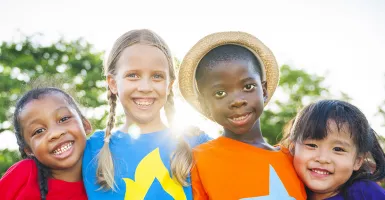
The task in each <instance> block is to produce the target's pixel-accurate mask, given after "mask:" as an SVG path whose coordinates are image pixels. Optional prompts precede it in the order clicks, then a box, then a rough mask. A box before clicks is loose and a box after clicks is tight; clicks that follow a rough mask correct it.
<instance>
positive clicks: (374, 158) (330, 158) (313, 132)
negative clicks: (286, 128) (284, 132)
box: [288, 100, 385, 200]
mask: <svg viewBox="0 0 385 200" xmlns="http://www.w3.org/2000/svg"><path fill="white" fill-rule="evenodd" d="M288 137H289V142H290V144H291V145H290V146H291V150H292V152H293V154H294V161H293V162H294V167H295V170H296V171H297V173H298V175H299V177H300V178H301V179H302V181H303V182H304V184H305V185H306V186H307V188H308V189H309V190H310V193H309V199H328V200H339V199H341V200H342V199H385V191H384V189H382V188H381V187H380V186H379V185H377V184H376V183H375V182H374V181H379V180H381V179H383V178H384V177H385V155H384V151H383V150H382V149H381V146H380V144H379V142H378V140H377V137H376V133H375V132H374V131H373V130H372V129H371V128H370V126H369V123H368V121H367V119H366V118H365V115H364V114H363V113H362V112H361V111H360V110H359V109H358V108H356V107H355V106H353V105H351V104H349V103H347V102H343V101H338V100H323V101H319V102H317V103H313V104H310V105H309V106H306V107H305V108H304V109H303V110H302V111H301V112H300V113H299V114H298V115H297V117H296V118H295V121H294V124H293V126H292V128H291V131H290V135H289V136H288ZM373 162H374V164H375V167H374V169H373V167H372V166H373Z"/></svg>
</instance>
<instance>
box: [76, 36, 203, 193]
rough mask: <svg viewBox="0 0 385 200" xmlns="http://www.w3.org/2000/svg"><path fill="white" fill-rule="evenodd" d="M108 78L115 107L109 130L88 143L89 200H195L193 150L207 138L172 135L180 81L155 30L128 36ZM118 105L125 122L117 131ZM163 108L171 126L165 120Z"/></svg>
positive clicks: (118, 45)
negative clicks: (175, 89) (175, 86)
mask: <svg viewBox="0 0 385 200" xmlns="http://www.w3.org/2000/svg"><path fill="white" fill-rule="evenodd" d="M105 76H106V79H107V83H108V88H107V94H108V96H107V97H108V102H109V105H110V112H109V117H108V123H107V127H106V129H105V130H103V131H97V132H95V133H94V134H93V135H92V136H91V137H90V138H89V139H88V141H87V147H86V149H85V153H84V158H83V179H84V184H85V188H86V191H87V195H88V198H89V199H122V200H123V199H129V200H136V199H140V200H142V199H164V200H167V199H177V200H186V199H192V190H191V186H190V184H189V182H190V178H189V176H188V175H189V172H190V169H191V166H192V155H191V149H190V147H192V146H195V145H197V144H200V143H202V142H204V141H206V140H208V137H207V135H205V134H199V135H194V134H191V135H192V136H190V137H185V136H184V137H183V136H182V137H177V135H181V134H180V133H178V134H174V133H172V132H174V131H171V130H173V129H172V120H173V111H174V103H173V91H172V86H173V83H174V80H175V78H176V77H175V70H174V66H173V59H172V56H171V53H170V50H169V48H168V47H167V45H166V43H165V42H164V41H163V39H162V38H160V37H159V36H158V35H157V34H156V33H154V32H152V31H150V30H132V31H129V32H127V33H125V34H123V35H122V36H120V37H119V38H118V39H117V40H116V42H115V44H114V45H113V48H112V50H111V52H110V55H109V57H108V60H107V62H106V65H105ZM119 103H120V104H121V105H122V107H123V110H124V113H125V121H124V124H123V125H122V126H121V127H120V128H118V129H117V130H116V131H112V129H113V127H114V122H115V111H116V107H117V104H119ZM162 108H164V110H165V113H166V116H167V121H168V123H169V124H170V125H171V127H170V128H168V127H167V126H166V125H165V124H164V123H163V122H162V120H161V109H162ZM133 127H135V128H133ZM133 130H137V131H133Z"/></svg>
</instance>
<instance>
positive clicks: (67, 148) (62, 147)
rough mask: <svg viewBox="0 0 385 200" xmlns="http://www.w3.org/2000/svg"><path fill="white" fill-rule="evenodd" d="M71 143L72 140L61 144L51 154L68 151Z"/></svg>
mask: <svg viewBox="0 0 385 200" xmlns="http://www.w3.org/2000/svg"><path fill="white" fill-rule="evenodd" d="M73 144H74V142H69V143H67V144H65V145H63V146H61V147H60V148H58V149H56V150H54V151H53V154H55V155H59V154H62V153H64V152H66V151H68V150H69V149H70V148H71V147H72V145H73Z"/></svg>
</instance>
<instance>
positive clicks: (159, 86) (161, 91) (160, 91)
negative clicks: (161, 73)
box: [153, 81, 169, 96]
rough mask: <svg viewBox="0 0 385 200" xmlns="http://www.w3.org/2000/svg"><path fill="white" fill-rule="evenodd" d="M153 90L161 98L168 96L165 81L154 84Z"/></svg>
mask: <svg viewBox="0 0 385 200" xmlns="http://www.w3.org/2000/svg"><path fill="white" fill-rule="evenodd" d="M153 88H154V89H155V90H156V91H157V93H158V94H161V95H162V96H163V95H164V96H167V95H168V94H169V90H168V84H167V81H162V82H154V83H153Z"/></svg>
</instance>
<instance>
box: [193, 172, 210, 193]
mask: <svg viewBox="0 0 385 200" xmlns="http://www.w3.org/2000/svg"><path fill="white" fill-rule="evenodd" d="M191 186H192V191H193V198H194V200H208V199H209V197H208V196H207V193H206V191H205V189H204V187H203V185H202V182H201V179H200V177H199V171H198V168H197V166H196V165H195V166H194V167H193V168H192V170H191Z"/></svg>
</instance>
